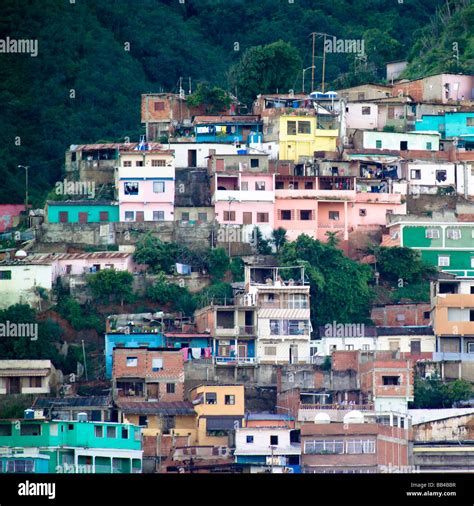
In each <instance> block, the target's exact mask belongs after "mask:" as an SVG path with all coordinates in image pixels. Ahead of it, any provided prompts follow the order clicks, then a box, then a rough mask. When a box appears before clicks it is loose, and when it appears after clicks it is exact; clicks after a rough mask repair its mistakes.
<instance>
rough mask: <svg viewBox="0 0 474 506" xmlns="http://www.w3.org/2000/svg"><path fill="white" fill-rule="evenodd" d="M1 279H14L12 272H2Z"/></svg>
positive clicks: (0, 272) (0, 273)
mask: <svg viewBox="0 0 474 506" xmlns="http://www.w3.org/2000/svg"><path fill="white" fill-rule="evenodd" d="M0 279H12V271H0Z"/></svg>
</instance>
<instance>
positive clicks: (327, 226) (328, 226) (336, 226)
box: [318, 221, 344, 230]
mask: <svg viewBox="0 0 474 506" xmlns="http://www.w3.org/2000/svg"><path fill="white" fill-rule="evenodd" d="M318 228H321V229H324V230H344V223H340V222H337V221H334V222H325V223H323V222H321V223H318Z"/></svg>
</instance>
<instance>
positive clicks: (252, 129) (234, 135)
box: [194, 116, 263, 144]
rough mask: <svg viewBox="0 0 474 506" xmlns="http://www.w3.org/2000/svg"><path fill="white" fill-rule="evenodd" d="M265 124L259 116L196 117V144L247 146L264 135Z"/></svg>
mask: <svg viewBox="0 0 474 506" xmlns="http://www.w3.org/2000/svg"><path fill="white" fill-rule="evenodd" d="M262 125H263V123H262V122H261V121H260V120H259V118H258V116H196V118H195V120H194V133H195V139H196V142H222V143H226V144H228V143H232V142H236V143H237V142H239V143H243V144H247V143H248V142H251V141H252V140H254V139H255V138H256V136H258V134H260V135H262V131H263V130H262Z"/></svg>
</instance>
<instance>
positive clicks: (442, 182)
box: [406, 161, 456, 196]
mask: <svg viewBox="0 0 474 506" xmlns="http://www.w3.org/2000/svg"><path fill="white" fill-rule="evenodd" d="M406 176H407V180H408V182H409V188H410V194H411V195H414V196H416V195H419V194H434V195H435V194H436V193H437V192H438V188H439V187H447V186H452V187H453V188H456V165H455V164H454V163H441V162H438V163H429V162H422V161H416V162H411V163H407V164H406Z"/></svg>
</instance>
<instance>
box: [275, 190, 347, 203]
mask: <svg viewBox="0 0 474 506" xmlns="http://www.w3.org/2000/svg"><path fill="white" fill-rule="evenodd" d="M275 197H276V198H277V199H307V198H316V199H317V198H319V199H329V200H348V201H349V200H350V201H352V200H354V199H355V197H356V192H355V190H275Z"/></svg>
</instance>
